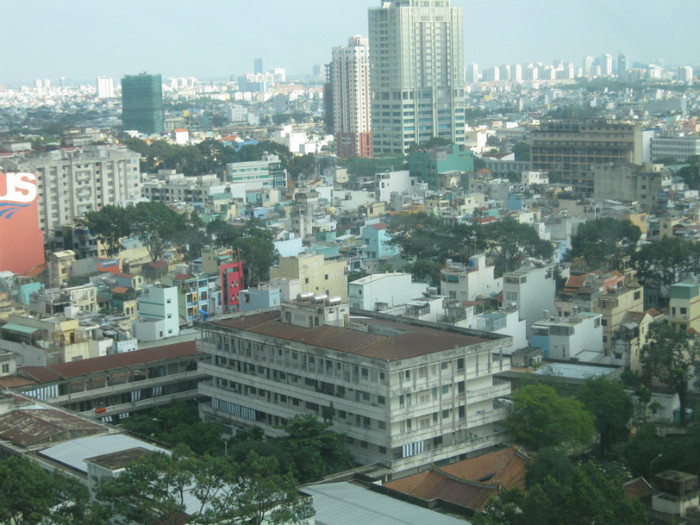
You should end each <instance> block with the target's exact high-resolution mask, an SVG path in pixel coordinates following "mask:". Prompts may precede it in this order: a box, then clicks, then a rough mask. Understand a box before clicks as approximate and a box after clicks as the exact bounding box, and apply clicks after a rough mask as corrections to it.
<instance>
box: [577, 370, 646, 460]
mask: <svg viewBox="0 0 700 525" xmlns="http://www.w3.org/2000/svg"><path fill="white" fill-rule="evenodd" d="M578 397H579V399H580V400H581V401H582V402H583V405H584V407H586V409H587V410H588V411H589V412H590V413H591V414H593V417H594V418H595V427H596V430H597V431H598V436H599V442H598V445H599V452H600V454H601V455H603V456H605V455H607V454H609V453H610V452H611V450H612V448H613V447H614V446H615V445H616V444H618V443H621V442H623V441H625V440H626V439H627V437H628V436H629V425H630V420H631V419H632V415H633V411H634V407H633V405H632V399H631V398H630V396H629V395H628V394H627V392H625V388H624V386H623V385H622V383H620V382H619V381H611V380H610V379H608V378H607V377H605V376H600V377H597V378H589V379H587V380H586V382H585V384H584V386H583V389H582V390H581V392H580V393H579V396H578Z"/></svg>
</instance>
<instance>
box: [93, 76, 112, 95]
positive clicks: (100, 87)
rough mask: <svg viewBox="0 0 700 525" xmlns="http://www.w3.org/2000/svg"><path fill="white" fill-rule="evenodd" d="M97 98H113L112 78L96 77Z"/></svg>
mask: <svg viewBox="0 0 700 525" xmlns="http://www.w3.org/2000/svg"><path fill="white" fill-rule="evenodd" d="M97 98H114V79H113V78H109V77H97Z"/></svg>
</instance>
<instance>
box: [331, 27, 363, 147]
mask: <svg viewBox="0 0 700 525" xmlns="http://www.w3.org/2000/svg"><path fill="white" fill-rule="evenodd" d="M328 72H329V83H330V85H331V90H332V100H333V132H334V133H335V141H336V150H337V153H338V156H339V157H343V158H347V157H369V156H371V155H372V143H371V133H370V125H371V124H370V91H369V43H368V41H367V39H366V38H364V37H361V36H354V37H352V38H350V39H349V40H348V45H347V46H338V47H334V48H333V62H331V64H330V67H329V71H328Z"/></svg>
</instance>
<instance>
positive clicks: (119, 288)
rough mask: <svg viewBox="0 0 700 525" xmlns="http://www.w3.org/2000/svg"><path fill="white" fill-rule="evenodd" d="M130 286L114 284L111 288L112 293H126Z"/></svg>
mask: <svg viewBox="0 0 700 525" xmlns="http://www.w3.org/2000/svg"><path fill="white" fill-rule="evenodd" d="M130 289H131V288H127V287H126V286H115V287H114V288H112V290H111V291H112V293H126V292H128V291H129V290H130Z"/></svg>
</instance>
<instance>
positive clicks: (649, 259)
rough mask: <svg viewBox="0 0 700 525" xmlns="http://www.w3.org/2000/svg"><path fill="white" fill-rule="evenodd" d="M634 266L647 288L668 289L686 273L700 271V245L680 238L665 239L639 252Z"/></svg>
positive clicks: (646, 246)
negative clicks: (663, 287) (666, 287)
mask: <svg viewBox="0 0 700 525" xmlns="http://www.w3.org/2000/svg"><path fill="white" fill-rule="evenodd" d="M632 265H633V266H634V268H635V270H636V271H637V273H636V279H637V280H638V281H639V282H640V284H642V285H644V287H645V288H658V287H661V286H669V285H671V284H673V283H675V282H678V281H679V280H680V278H681V276H682V275H683V274H691V273H697V272H700V245H698V244H697V243H695V242H693V241H689V240H687V239H683V238H681V237H663V238H662V239H659V240H658V241H652V242H649V243H646V244H644V245H643V246H642V247H641V248H640V249H639V250H638V251H636V252H635V253H634V254H633V255H632Z"/></svg>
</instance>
